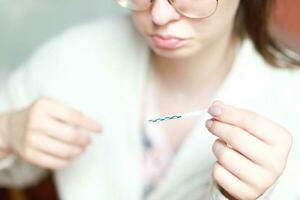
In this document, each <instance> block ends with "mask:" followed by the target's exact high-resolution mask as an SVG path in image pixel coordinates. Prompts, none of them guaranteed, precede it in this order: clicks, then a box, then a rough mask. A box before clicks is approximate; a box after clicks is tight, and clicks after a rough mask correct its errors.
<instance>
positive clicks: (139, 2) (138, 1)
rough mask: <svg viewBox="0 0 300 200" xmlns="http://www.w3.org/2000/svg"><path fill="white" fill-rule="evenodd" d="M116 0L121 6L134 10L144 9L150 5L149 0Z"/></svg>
mask: <svg viewBox="0 0 300 200" xmlns="http://www.w3.org/2000/svg"><path fill="white" fill-rule="evenodd" d="M117 1H118V3H119V4H120V5H121V6H122V7H124V8H128V9H130V10H134V11H140V10H145V9H147V8H148V7H149V6H150V5H151V0H117Z"/></svg>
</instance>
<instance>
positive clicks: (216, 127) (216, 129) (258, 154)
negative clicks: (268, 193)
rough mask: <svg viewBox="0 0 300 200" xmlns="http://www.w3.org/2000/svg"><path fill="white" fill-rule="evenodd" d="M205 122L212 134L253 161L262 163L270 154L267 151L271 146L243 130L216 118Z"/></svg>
mask: <svg viewBox="0 0 300 200" xmlns="http://www.w3.org/2000/svg"><path fill="white" fill-rule="evenodd" d="M206 124H207V127H208V130H209V131H210V132H211V133H212V134H213V135H215V136H217V137H219V138H220V139H221V140H223V141H225V142H226V143H227V144H229V145H230V146H231V147H232V148H233V149H235V150H237V151H238V152H240V153H241V154H243V155H244V156H245V157H247V158H249V159H250V160H252V161H253V162H255V163H257V164H263V163H265V158H266V157H268V156H270V155H269V154H268V152H270V148H271V147H270V146H269V145H268V144H266V143H264V142H262V141H261V140H259V139H257V138H255V137H254V136H253V135H251V134H249V133H248V132H246V131H245V130H243V129H241V128H239V127H236V126H233V125H230V124H226V123H223V122H219V121H217V120H209V121H207V123H206Z"/></svg>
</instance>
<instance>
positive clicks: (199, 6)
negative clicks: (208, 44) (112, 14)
mask: <svg viewBox="0 0 300 200" xmlns="http://www.w3.org/2000/svg"><path fill="white" fill-rule="evenodd" d="M167 1H168V2H169V4H170V5H172V6H173V7H174V8H175V10H176V11H177V12H179V13H180V14H181V15H183V16H185V17H189V18H193V19H203V18H207V17H210V16H211V15H213V14H214V13H215V12H216V10H217V8H218V5H219V0H167ZM117 2H118V3H119V4H120V6H122V7H123V8H127V9H129V10H131V11H145V10H147V9H149V8H150V7H151V6H152V4H153V3H154V0H117Z"/></svg>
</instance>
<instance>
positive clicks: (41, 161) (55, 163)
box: [25, 148, 69, 170]
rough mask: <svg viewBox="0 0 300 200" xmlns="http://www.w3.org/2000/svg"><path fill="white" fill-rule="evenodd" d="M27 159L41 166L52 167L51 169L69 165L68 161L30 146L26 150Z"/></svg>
mask: <svg viewBox="0 0 300 200" xmlns="http://www.w3.org/2000/svg"><path fill="white" fill-rule="evenodd" d="M25 160H26V161H28V162H30V163H32V164H34V165H37V166H39V167H42V168H45V169H50V170H60V169H63V168H65V167H67V165H68V163H69V162H68V161H66V160H64V159H60V158H57V157H54V156H51V155H49V154H46V153H43V152H41V151H39V150H36V149H34V148H28V149H27V150H26V158H25Z"/></svg>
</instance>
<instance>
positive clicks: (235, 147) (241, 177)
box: [206, 101, 292, 199]
mask: <svg viewBox="0 0 300 200" xmlns="http://www.w3.org/2000/svg"><path fill="white" fill-rule="evenodd" d="M209 113H210V114H211V115H212V116H213V118H212V119H211V120H208V121H207V122H206V126H207V128H208V130H209V131H210V132H211V133H212V134H213V135H215V136H217V137H218V139H217V140H216V141H215V143H214V145H213V152H214V154H215V156H216V158H217V162H216V163H215V166H214V169H213V174H212V175H213V178H214V180H215V181H216V183H217V184H218V185H219V186H220V187H221V188H223V189H224V190H225V191H226V193H229V195H230V196H232V197H234V198H237V199H257V198H258V197H260V196H261V195H262V194H263V193H264V192H265V191H266V190H267V189H268V188H269V187H270V186H272V185H273V184H274V183H275V182H276V180H277V178H278V177H279V176H280V175H281V174H282V172H283V170H284V168H285V166H286V162H287V158H288V154H289V151H290V148H291V145H292V137H291V135H290V134H289V132H288V131H287V130H286V129H285V128H283V127H281V126H280V125H278V124H276V123H274V122H272V121H270V120H268V119H266V118H264V117H262V116H260V115H258V114H256V113H254V112H251V111H248V110H244V109H239V108H236V107H233V106H229V105H225V104H223V103H222V102H219V101H216V102H215V103H214V104H213V105H212V106H211V107H210V109H209Z"/></svg>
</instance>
